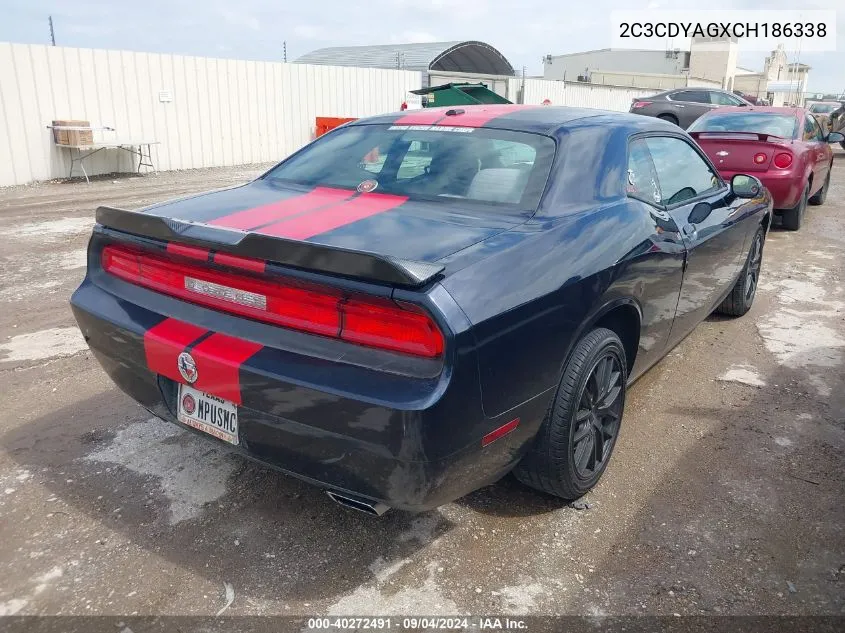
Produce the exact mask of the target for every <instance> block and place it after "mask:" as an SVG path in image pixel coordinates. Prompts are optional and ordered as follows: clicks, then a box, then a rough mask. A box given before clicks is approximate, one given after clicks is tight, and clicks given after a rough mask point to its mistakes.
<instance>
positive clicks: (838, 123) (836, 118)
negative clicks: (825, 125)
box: [829, 101, 845, 149]
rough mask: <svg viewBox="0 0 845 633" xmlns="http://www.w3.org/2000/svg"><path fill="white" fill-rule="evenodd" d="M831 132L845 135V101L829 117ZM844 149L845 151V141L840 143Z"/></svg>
mask: <svg viewBox="0 0 845 633" xmlns="http://www.w3.org/2000/svg"><path fill="white" fill-rule="evenodd" d="M829 117H830V118H829V120H830V131H831V132H840V133H845V101H843V102H842V103H840V104H839V108H837V109H836V110H834V111H833V112H831V113H830V115H829ZM840 145H841V146H842V149H845V141H842V142H841V143H840Z"/></svg>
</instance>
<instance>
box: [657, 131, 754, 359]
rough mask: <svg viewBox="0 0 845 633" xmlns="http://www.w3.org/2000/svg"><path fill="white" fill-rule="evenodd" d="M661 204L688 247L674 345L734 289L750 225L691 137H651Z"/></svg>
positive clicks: (671, 338)
mask: <svg viewBox="0 0 845 633" xmlns="http://www.w3.org/2000/svg"><path fill="white" fill-rule="evenodd" d="M645 143H646V145H647V146H648V149H649V153H650V154H651V157H652V161H653V162H654V168H655V171H656V173H657V179H658V186H659V188H660V199H661V203H662V204H663V205H665V209H666V211H667V212H668V214H669V215H670V216H671V217H672V219H673V220H674V221H675V224H676V225H677V226H678V227H679V228H680V231H681V236H682V238H683V241H684V244H685V246H686V249H687V260H686V266H685V270H684V279H683V283H682V286H681V293H680V297H679V298H678V306H677V310H676V312H675V321H674V323H673V325H672V331H671V334H670V336H669V345H670V346H671V345H674V344H675V343H677V342H678V341H679V340H681V339H682V338H683V337H684V336H686V335H687V334H688V333H689V332H690V331H691V330H692V329H693V328H694V327H695V326H696V325H698V323H699V322H701V321H702V320H704V319H705V318H706V317H707V316H708V315H709V314H710V313H711V312H712V311H713V310H714V309H715V308H716V307H717V306H718V304H719V302H720V301H721V300H722V299H723V298H724V296H725V295H726V294H727V292H728V290H729V289H730V288H731V286H733V284H734V282H735V280H736V278H737V275H738V274H739V270H740V268H741V267H742V262H743V254H744V250H745V241H746V233H747V231H746V229H747V227H746V226H743V225H742V223H741V220H742V219H743V218H742V217H741V214H739V213H737V212H738V210H739V209H740V206H741V202H742V201H741V200H737V199H735V198H734V196H733V194H731V192H730V188H729V187H728V185H726V184H725V182H724V181H723V180H722V179H721V178H720V177H719V175H718V174H717V172H716V171H715V170H714V169H712V168H711V166H710V164H709V163H708V162H707V160H706V159H705V158H704V156H703V155H702V154H701V153H700V152H699V150H698V149H697V148H696V147H695V146H694V144H693V143H692V142H691V141H689V140H688V139H687V138H685V137H682V136H666V135H659V136H647V137H645Z"/></svg>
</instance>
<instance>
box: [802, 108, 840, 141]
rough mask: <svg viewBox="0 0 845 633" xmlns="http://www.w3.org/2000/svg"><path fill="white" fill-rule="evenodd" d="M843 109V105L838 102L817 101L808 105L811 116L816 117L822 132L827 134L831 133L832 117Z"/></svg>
mask: <svg viewBox="0 0 845 633" xmlns="http://www.w3.org/2000/svg"><path fill="white" fill-rule="evenodd" d="M841 108H842V104H841V103H839V102H838V101H816V102H813V103H810V104H807V110H809V112H810V114H812V115H813V116H814V117H816V121H818V122H819V125H820V126H821V128H822V131H823V132H824V133H825V134H827V133H828V132H831V131H832V129H831V120H830V115H831V114H833V113H834V112H837V111H838V110H840V109H841Z"/></svg>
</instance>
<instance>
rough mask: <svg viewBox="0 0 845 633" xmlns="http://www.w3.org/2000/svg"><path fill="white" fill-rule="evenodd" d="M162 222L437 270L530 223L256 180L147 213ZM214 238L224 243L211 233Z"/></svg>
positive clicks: (454, 205)
mask: <svg viewBox="0 0 845 633" xmlns="http://www.w3.org/2000/svg"><path fill="white" fill-rule="evenodd" d="M142 211H143V212H144V213H145V214H147V215H151V216H158V217H161V218H167V219H169V220H175V221H177V222H185V223H190V224H200V225H203V226H208V227H213V228H216V229H223V230H224V231H223V232H224V233H230V232H231V231H238V232H245V233H255V234H259V235H261V236H267V237H272V238H277V239H278V240H282V241H285V242H289V241H296V242H305V243H308V244H313V245H322V246H326V247H333V248H337V249H343V250H347V251H359V252H366V253H373V254H377V255H379V256H382V257H388V258H397V259H402V260H408V261H416V262H426V263H433V262H436V261H438V260H440V259H442V258H444V257H447V256H449V255H451V254H453V253H455V252H457V251H460V250H463V249H465V248H468V247H469V246H472V245H473V244H476V243H478V242H481V241H484V240H487V239H489V238H491V237H493V236H495V235H497V234H499V233H501V232H503V231H506V230H508V229H510V228H512V227H514V226H516V225H518V224H521V223H523V222H524V221H525V220H526V219H527V218H526V216H525V215H522V214H506V213H501V212H490V211H487V210H486V209H485V208H484V207H483V206H481V205H477V204H473V203H467V202H466V201H464V200H461V199H452V198H450V199H449V200H448V201H436V202H435V201H432V202H428V201H419V200H409V199H408V198H407V197H405V196H397V195H391V194H386V193H379V192H369V193H360V192H358V191H354V190H347V189H339V188H331V187H315V188H312V189H304V188H300V187H293V186H287V185H285V186H281V185H279V184H278V183H274V182H270V181H267V180H256V181H254V182H251V183H248V184H246V185H243V186H240V187H234V188H231V189H224V190H220V191H213V192H209V193H204V194H200V195H197V196H193V197H190V198H184V199H181V200H175V201H170V202H165V203H161V204H157V205H153V206H150V207H147V208H145V209H142ZM205 234H206V235H208V236H214V235H215V234H219V235H223V233H218V232H214V231H206V233H205Z"/></svg>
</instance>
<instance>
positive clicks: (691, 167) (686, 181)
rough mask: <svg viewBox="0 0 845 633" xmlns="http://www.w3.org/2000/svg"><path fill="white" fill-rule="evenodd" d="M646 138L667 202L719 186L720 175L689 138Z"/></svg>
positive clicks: (681, 199) (683, 198) (673, 202)
mask: <svg viewBox="0 0 845 633" xmlns="http://www.w3.org/2000/svg"><path fill="white" fill-rule="evenodd" d="M645 142H646V145H647V146H648V149H649V152H650V154H651V158H652V160H653V161H654V169H655V171H656V172H657V182H658V184H659V185H660V194H661V197H662V199H663V203H664V204H666V205H673V204H677V203H679V202H684V201H685V200H689V199H691V198H695V197H698V196H700V195H702V194H705V193H707V192H709V191H715V190H716V189H718V188H719V186H720V180H719V177H718V176H717V175H716V174H715V173H714V172H713V170H712V169H710V167H709V165H708V164H707V163H706V162H705V161H704V159H703V158H701V156H700V155H699V153H698V152H696V151H695V150H694V149H693V148H692V146H691V145H690V144H689V143H687V142H686V141H684V140H682V139H679V138H674V137H669V136H654V137H648V138H646V139H645Z"/></svg>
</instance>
